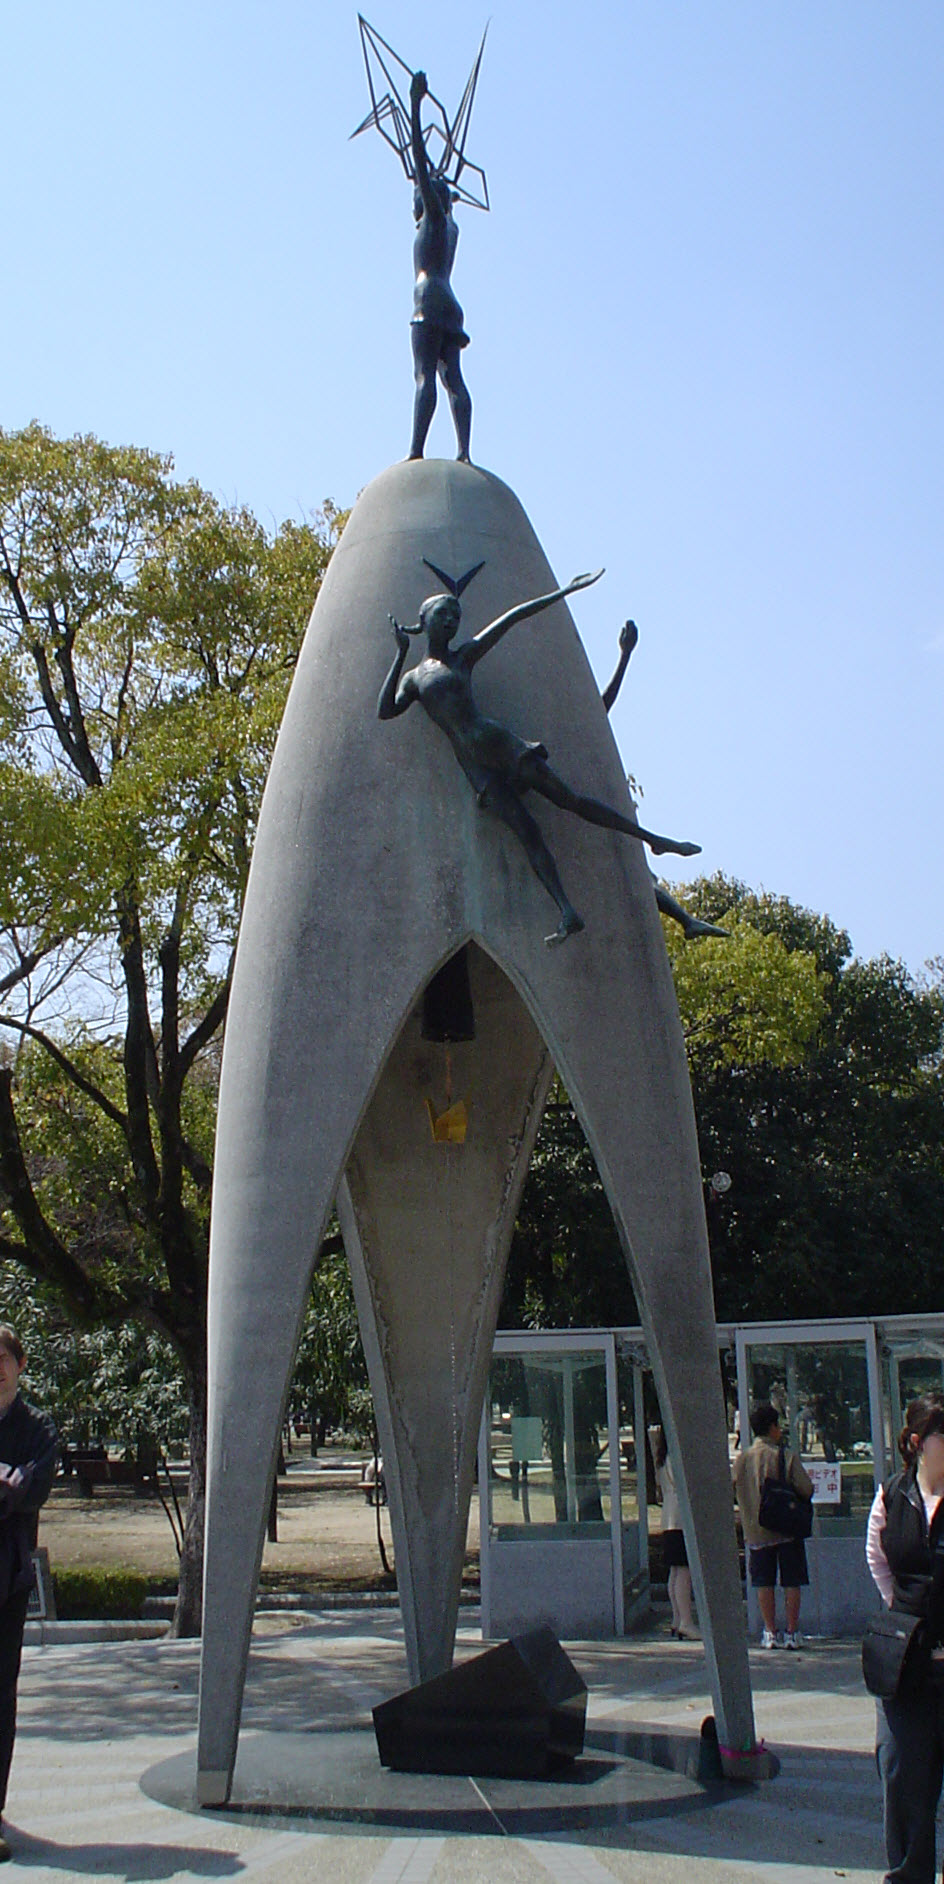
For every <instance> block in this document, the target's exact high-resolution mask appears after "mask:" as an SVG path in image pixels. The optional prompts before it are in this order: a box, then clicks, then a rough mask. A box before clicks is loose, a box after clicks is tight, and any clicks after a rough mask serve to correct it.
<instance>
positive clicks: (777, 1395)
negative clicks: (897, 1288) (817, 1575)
mask: <svg viewBox="0 0 944 1884" xmlns="http://www.w3.org/2000/svg"><path fill="white" fill-rule="evenodd" d="M747 1363H748V1384H749V1393H750V1400H751V1405H752V1406H756V1405H757V1403H758V1401H762V1400H769V1401H770V1402H771V1403H772V1405H773V1406H775V1407H776V1408H777V1410H778V1412H779V1413H780V1415H781V1425H782V1427H783V1432H784V1437H785V1439H786V1441H787V1444H788V1445H790V1446H792V1447H793V1449H794V1450H795V1451H797V1452H799V1454H800V1457H801V1458H802V1460H803V1464H804V1465H805V1466H806V1469H807V1471H808V1472H809V1473H810V1474H811V1476H812V1478H813V1480H814V1482H815V1484H816V1497H815V1509H816V1516H817V1530H818V1531H820V1532H821V1533H826V1534H828V1533H829V1532H830V1531H848V1530H849V1528H850V1525H852V1526H854V1527H856V1528H857V1527H858V1526H860V1525H861V1526H862V1528H864V1526H865V1521H866V1518H867V1517H868V1513H869V1507H870V1505H871V1503H872V1497H873V1493H874V1489H875V1487H874V1480H873V1473H872V1435H871V1425H870V1418H869V1379H868V1364H867V1361H866V1354H865V1342H864V1341H823V1342H786V1341H784V1342H769V1343H768V1342H755V1343H752V1344H751V1345H750V1346H749V1347H748V1350H747Z"/></svg>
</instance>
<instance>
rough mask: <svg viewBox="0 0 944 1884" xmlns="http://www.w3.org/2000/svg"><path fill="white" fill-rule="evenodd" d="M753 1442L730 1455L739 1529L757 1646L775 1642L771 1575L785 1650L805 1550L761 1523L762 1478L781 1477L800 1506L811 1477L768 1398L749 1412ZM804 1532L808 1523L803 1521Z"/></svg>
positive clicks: (791, 1635) (795, 1638)
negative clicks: (757, 1622) (758, 1628)
mask: <svg viewBox="0 0 944 1884" xmlns="http://www.w3.org/2000/svg"><path fill="white" fill-rule="evenodd" d="M751 1432H752V1433H753V1434H754V1443H753V1445H750V1446H748V1448H747V1451H746V1452H738V1453H737V1454H736V1455H735V1459H734V1465H733V1467H732V1477H733V1479H734V1489H735V1491H736V1493H737V1501H738V1510H739V1512H740V1514H741V1526H742V1529H743V1531H744V1545H745V1549H746V1551H747V1558H748V1566H749V1570H750V1578H751V1585H752V1587H753V1588H754V1589H755V1590H756V1591H757V1603H758V1608H759V1609H760V1614H761V1621H762V1623H763V1634H762V1635H761V1641H760V1645H761V1648H764V1649H775V1648H779V1647H780V1646H781V1640H780V1638H779V1637H778V1635H777V1576H778V1573H779V1576H780V1582H781V1586H782V1588H783V1599H784V1607H785V1611H786V1615H785V1622H786V1628H785V1630H784V1634H783V1647H784V1648H785V1649H798V1648H799V1646H800V1637H799V1621H800V1592H801V1590H802V1589H803V1588H804V1587H805V1585H806V1584H807V1583H809V1580H810V1577H809V1571H808V1570H807V1567H806V1548H805V1545H804V1542H803V1537H802V1536H801V1535H791V1534H788V1533H787V1532H786V1531H779V1530H776V1531H775V1530H771V1529H769V1528H768V1527H767V1526H765V1525H764V1524H762V1523H761V1517H762V1512H761V1505H762V1503H763V1502H764V1487H765V1484H766V1483H767V1481H768V1480H771V1481H783V1482H784V1489H785V1493H786V1495H787V1501H788V1502H792V1503H793V1504H794V1505H796V1504H797V1503H798V1501H802V1503H803V1504H804V1505H805V1504H806V1503H807V1502H808V1501H810V1500H812V1497H813V1481H812V1479H811V1478H810V1475H809V1473H808V1472H807V1471H805V1470H804V1468H803V1466H802V1464H801V1462H800V1460H799V1459H798V1457H797V1455H796V1453H795V1452H788V1451H787V1450H786V1447H785V1446H784V1443H783V1433H782V1431H781V1426H780V1414H779V1413H778V1411H777V1408H776V1407H775V1406H773V1405H772V1403H771V1402H770V1401H769V1400H764V1401H763V1402H762V1403H761V1405H760V1406H755V1408H754V1410H753V1412H752V1413H751ZM807 1534H808V1525H807Z"/></svg>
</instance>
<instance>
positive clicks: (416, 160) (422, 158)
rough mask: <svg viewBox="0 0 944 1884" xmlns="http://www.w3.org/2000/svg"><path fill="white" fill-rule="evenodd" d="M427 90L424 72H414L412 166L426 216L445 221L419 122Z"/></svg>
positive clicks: (411, 105)
mask: <svg viewBox="0 0 944 1884" xmlns="http://www.w3.org/2000/svg"><path fill="white" fill-rule="evenodd" d="M428 90H429V86H428V85H427V83H426V73H425V72H414V74H413V77H412V78H411V80H410V143H411V145H412V148H413V168H414V170H415V171H416V181H417V185H418V188H419V192H420V195H421V196H422V198H423V208H424V209H425V211H426V214H427V216H430V217H432V218H433V220H434V221H439V222H445V220H446V216H445V211H444V209H443V206H442V204H441V202H440V201H439V198H438V196H437V195H436V192H435V190H434V189H433V187H432V184H431V183H430V180H429V158H428V157H427V155H426V145H425V142H424V140H423V127H422V125H421V123H420V105H421V104H422V102H423V99H424V98H425V97H426V94H427V92H428Z"/></svg>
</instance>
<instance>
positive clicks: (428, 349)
mask: <svg viewBox="0 0 944 1884" xmlns="http://www.w3.org/2000/svg"><path fill="white" fill-rule="evenodd" d="M410 339H411V341H412V345H413V379H414V381H415V384H416V393H415V395H414V399H413V437H412V439H411V440H410V457H411V458H422V456H423V447H424V446H425V444H426V434H427V432H428V431H429V428H430V424H431V422H432V417H433V413H434V412H435V410H436V362H437V360H438V358H439V329H438V327H433V326H432V325H431V323H430V322H429V321H414V322H413V324H412V326H411V328H410Z"/></svg>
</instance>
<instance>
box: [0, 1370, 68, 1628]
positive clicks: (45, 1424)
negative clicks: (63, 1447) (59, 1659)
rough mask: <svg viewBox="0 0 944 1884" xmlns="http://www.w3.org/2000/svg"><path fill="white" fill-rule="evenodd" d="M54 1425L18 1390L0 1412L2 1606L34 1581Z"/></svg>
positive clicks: (53, 1465)
mask: <svg viewBox="0 0 944 1884" xmlns="http://www.w3.org/2000/svg"><path fill="white" fill-rule="evenodd" d="M56 1444H57V1440H56V1429H55V1427H54V1425H53V1423H52V1420H51V1419H50V1418H49V1416H48V1414H46V1413H40V1412H39V1411H38V1410H37V1408H36V1407H34V1406H28V1405H27V1403H26V1401H25V1400H21V1398H20V1396H19V1394H17V1395H16V1398H15V1399H14V1400H13V1402H12V1403H11V1405H10V1406H9V1407H8V1408H7V1410H6V1412H5V1413H4V1414H2V1415H0V1608H2V1607H3V1605H4V1604H5V1603H8V1602H9V1600H10V1598H11V1596H17V1595H19V1594H21V1593H22V1591H24V1590H28V1589H29V1588H30V1587H31V1585H32V1581H33V1567H32V1563H31V1561H30V1552H31V1550H32V1549H33V1547H34V1545H35V1543H36V1530H37V1525H38V1516H37V1514H38V1512H39V1507H40V1505H41V1504H42V1503H43V1502H44V1500H45V1499H46V1498H48V1496H49V1488H50V1486H51V1484H52V1480H53V1473H54V1472H55V1469H56Z"/></svg>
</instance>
